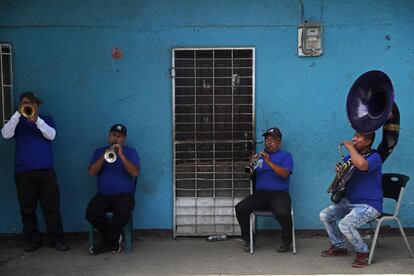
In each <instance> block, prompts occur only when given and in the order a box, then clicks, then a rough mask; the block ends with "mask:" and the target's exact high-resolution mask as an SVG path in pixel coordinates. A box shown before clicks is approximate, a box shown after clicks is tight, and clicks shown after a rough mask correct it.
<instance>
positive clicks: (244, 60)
mask: <svg viewBox="0 0 414 276" xmlns="http://www.w3.org/2000/svg"><path fill="white" fill-rule="evenodd" d="M254 62H255V60H254V49H253V48H213V49H211V48H197V49H190V48H180V49H173V71H172V75H173V90H174V91H173V94H174V96H173V99H174V102H173V113H174V114H173V120H174V122H173V124H174V235H209V234H212V233H226V234H229V235H233V234H239V233H240V229H239V226H238V223H237V219H236V217H235V213H234V205H235V204H237V203H238V202H239V201H240V200H241V199H243V198H244V197H245V196H247V195H248V194H249V193H250V179H249V177H248V176H247V175H246V174H245V173H244V167H245V166H246V165H247V163H248V159H249V156H250V154H251V153H252V152H253V150H254V139H255V137H254V133H255V131H254V129H255V126H254V83H255V82H254V77H255V75H254V73H255V72H254Z"/></svg>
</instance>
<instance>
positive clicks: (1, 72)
mask: <svg viewBox="0 0 414 276" xmlns="http://www.w3.org/2000/svg"><path fill="white" fill-rule="evenodd" d="M5 50H7V51H5ZM6 58H8V59H9V68H8V70H9V72H5V70H6V68H5V67H4V59H6ZM12 66H13V62H12V45H11V44H10V43H0V89H1V90H0V93H1V95H0V101H1V110H0V113H1V126H3V125H4V124H5V123H6V122H7V121H8V120H9V119H10V117H11V115H12V113H13V67H12ZM6 74H8V75H9V76H10V78H9V83H4V81H5V76H6ZM6 88H8V89H9V93H10V97H9V99H8V101H7V102H6V96H5V94H6ZM7 106H8V107H9V108H7ZM7 111H9V112H7ZM6 113H7V114H6Z"/></svg>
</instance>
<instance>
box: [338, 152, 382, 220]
mask: <svg viewBox="0 0 414 276" xmlns="http://www.w3.org/2000/svg"><path fill="white" fill-rule="evenodd" d="M348 159H349V155H348V156H346V157H345V160H348ZM366 160H367V161H368V171H365V172H364V171H360V170H355V172H354V173H353V174H352V176H351V178H350V179H349V180H348V183H347V184H346V190H345V191H346V198H347V199H348V200H349V202H351V203H353V204H368V205H370V206H372V207H374V208H375V209H377V210H378V212H381V211H382V199H383V191H382V186H381V178H382V160H381V157H380V155H379V154H378V153H377V152H373V153H372V154H370V155H369V156H368V157H367V158H366Z"/></svg>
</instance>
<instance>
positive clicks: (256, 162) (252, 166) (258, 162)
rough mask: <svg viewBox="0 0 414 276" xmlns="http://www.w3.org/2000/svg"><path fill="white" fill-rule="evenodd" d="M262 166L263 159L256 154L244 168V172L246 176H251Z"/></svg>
mask: <svg viewBox="0 0 414 276" xmlns="http://www.w3.org/2000/svg"><path fill="white" fill-rule="evenodd" d="M262 166H263V158H262V156H261V155H260V154H257V156H256V157H255V158H252V160H251V161H250V163H249V165H247V166H246V167H244V172H245V173H247V174H252V173H253V172H254V171H255V170H256V169H257V168H261V167H262Z"/></svg>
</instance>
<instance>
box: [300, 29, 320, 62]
mask: <svg viewBox="0 0 414 276" xmlns="http://www.w3.org/2000/svg"><path fill="white" fill-rule="evenodd" d="M298 55H299V56H301V57H306V56H311V57H315V56H320V55H322V24H321V23H317V22H305V23H303V24H301V25H299V28H298Z"/></svg>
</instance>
